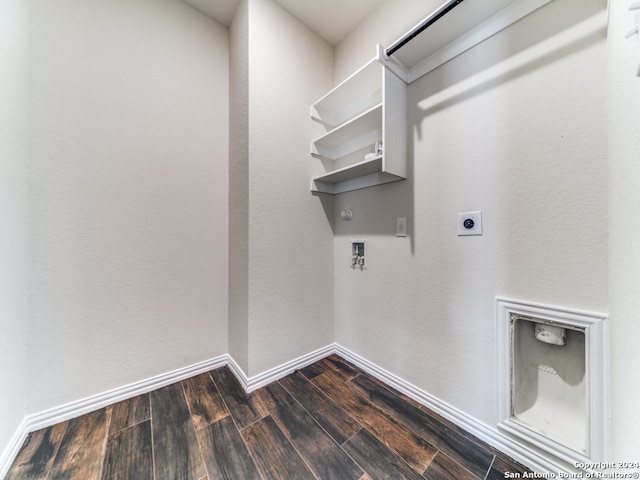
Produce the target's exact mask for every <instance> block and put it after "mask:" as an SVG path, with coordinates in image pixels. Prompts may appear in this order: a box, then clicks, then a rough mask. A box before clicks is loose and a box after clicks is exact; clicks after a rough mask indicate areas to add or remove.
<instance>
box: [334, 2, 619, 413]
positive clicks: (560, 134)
mask: <svg viewBox="0 0 640 480" xmlns="http://www.w3.org/2000/svg"><path fill="white" fill-rule="evenodd" d="M605 8H606V5H605V4H604V2H602V1H597V0H596V1H593V0H589V1H587V2H585V1H583V0H556V1H554V2H553V3H552V4H550V5H549V6H548V7H545V8H544V9H542V10H540V11H538V12H537V13H535V14H533V15H531V16H529V17H527V18H526V19H524V20H523V21H521V22H519V23H518V24H516V25H514V26H512V27H511V28H509V29H508V30H506V31H504V32H502V33H500V34H498V35H496V36H494V37H492V38H491V39H489V40H487V41H486V42H484V43H483V44H482V45H480V46H478V47H476V48H474V49H472V50H471V51H469V52H467V53H466V54H464V55H462V56H460V57H458V58H457V59H455V60H453V61H451V62H449V63H448V64H446V65H444V66H442V67H441V68H439V69H437V70H436V71H434V72H432V73H431V74H429V75H427V76H425V77H422V78H421V79H419V80H418V81H416V82H414V83H413V84H411V85H410V87H409V90H408V94H409V103H408V109H409V125H410V131H409V132H408V142H409V152H410V153H409V158H408V161H409V167H410V170H411V172H412V175H411V177H410V179H409V180H407V181H404V182H399V183H395V184H390V185H386V186H382V187H376V188H372V189H367V190H362V191H356V192H352V193H348V194H344V195H341V196H340V197H339V198H338V199H337V201H336V208H335V212H336V215H337V214H338V213H339V211H340V210H341V208H344V207H350V208H352V209H353V213H354V220H353V221H351V222H348V223H347V222H338V223H337V224H336V225H337V231H336V233H337V235H336V239H335V262H336V267H335V270H336V275H335V276H336V284H335V286H336V340H337V342H338V343H340V344H342V345H344V346H345V347H347V348H350V349H351V350H353V351H355V352H356V353H358V354H361V355H362V356H364V357H365V358H367V359H370V360H371V361H373V362H375V363H377V364H379V365H381V366H382V367H384V368H386V369H388V370H390V371H391V372H394V373H396V374H398V375H399V376H400V377H402V378H404V379H406V380H407V381H409V382H411V383H413V384H415V385H417V386H418V387H420V388H422V389H424V390H426V391H427V392H429V393H431V394H433V395H435V396H436V397H438V398H440V399H441V400H444V401H445V402H448V403H449V404H450V405H452V406H454V407H456V408H458V409H461V410H462V411H464V412H466V413H467V414H470V415H472V416H473V417H475V418H476V419H479V420H480V421H483V422H486V423H487V424H488V425H494V424H495V421H496V419H495V405H496V398H495V369H496V366H495V359H496V353H495V350H496V349H495V311H494V309H495V308H494V303H495V296H496V295H500V296H507V297H512V298H516V299H521V300H530V301H534V302H541V303H548V304H557V305H561V306H565V307H572V308H579V309H586V310H596V311H605V312H606V310H607V306H608V305H607V164H606V156H607V151H606V135H605V128H606V108H605V106H606V105H605V104H606V101H605V77H604V65H605V55H604V53H605V33H606V32H605V29H606V27H605V25H606V12H605ZM405 13H406V12H405ZM403 15H404V14H403ZM452 15H454V14H452ZM416 17H419V15H416ZM373 18H374V19H375V18H376V17H375V16H374V17H373ZM387 19H388V24H389V29H392V28H393V24H394V21H393V20H394V19H393V16H392V15H388V16H387ZM400 21H402V19H401V20H400ZM362 31H367V32H369V35H362ZM353 35H354V37H353V38H356V39H358V41H360V42H364V39H365V38H368V42H366V44H365V43H363V44H362V49H364V48H366V46H367V44H368V45H373V44H375V43H376V42H377V41H381V40H378V38H377V36H378V35H382V33H381V34H378V33H377V31H376V29H374V28H370V27H368V24H367V23H365V24H364V25H363V26H362V30H361V29H359V30H358V31H357V32H355V33H354V34H353ZM351 40H353V39H351ZM351 40H350V39H347V40H345V44H344V45H345V49H342V47H339V48H338V50H337V52H336V55H337V58H336V65H337V66H344V65H346V64H347V63H348V59H354V61H355V59H356V58H357V56H356V55H354V52H356V51H357V49H356V48H355V46H354V45H352V44H351V43H350V41H351ZM383 43H384V42H383ZM347 47H348V48H347ZM357 67H358V65H353V67H352V68H353V69H355V68H357ZM340 68H343V67H340ZM473 210H481V211H482V215H483V226H484V235H483V236H481V237H457V236H456V226H455V220H456V213H457V212H465V211H473ZM397 216H406V217H408V222H409V225H408V232H409V236H408V237H407V238H405V239H403V238H396V237H395V218H396V217H397ZM352 238H364V239H366V240H367V241H368V243H367V252H368V253H367V256H368V259H367V263H368V270H367V271H365V272H360V271H352V270H351V269H350V268H349V251H350V250H349V240H350V239H352Z"/></svg>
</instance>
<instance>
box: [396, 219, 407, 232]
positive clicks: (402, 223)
mask: <svg viewBox="0 0 640 480" xmlns="http://www.w3.org/2000/svg"><path fill="white" fill-rule="evenodd" d="M406 236H407V217H397V218H396V237H406Z"/></svg>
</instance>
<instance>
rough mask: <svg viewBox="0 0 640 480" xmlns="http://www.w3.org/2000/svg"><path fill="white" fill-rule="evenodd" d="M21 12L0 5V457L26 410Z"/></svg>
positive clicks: (14, 2) (12, 4)
mask: <svg viewBox="0 0 640 480" xmlns="http://www.w3.org/2000/svg"><path fill="white" fill-rule="evenodd" d="M27 14H28V9H27V4H26V2H23V1H22V0H10V1H6V2H2V4H1V5H0V112H2V113H1V114H0V365H2V367H0V392H2V394H0V458H1V457H2V452H3V451H4V449H5V446H6V445H7V444H8V441H9V439H10V438H11V436H12V435H13V433H14V432H15V430H16V429H17V427H18V425H19V424H20V422H21V420H22V418H23V417H24V414H25V408H26V400H25V388H26V387H25V385H26V384H25V378H26V377H25V373H26V371H25V360H26V356H25V330H26V321H27V258H26V240H27V226H26V215H27V85H28V78H27V62H28V50H27V48H28V21H27Z"/></svg>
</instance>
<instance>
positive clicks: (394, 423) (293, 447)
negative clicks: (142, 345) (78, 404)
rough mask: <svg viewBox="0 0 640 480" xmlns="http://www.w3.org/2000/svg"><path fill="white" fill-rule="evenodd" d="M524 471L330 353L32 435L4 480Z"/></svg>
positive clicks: (473, 477) (364, 479)
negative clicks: (250, 383) (253, 383)
mask: <svg viewBox="0 0 640 480" xmlns="http://www.w3.org/2000/svg"><path fill="white" fill-rule="evenodd" d="M525 471H527V470H526V469H525V468H524V467H522V466H521V465H518V464H517V463H515V462H514V461H513V460H511V459H509V458H508V457H506V456H504V455H502V454H501V453H500V452H497V451H496V450H494V449H492V448H491V447H489V446H488V445H485V444H483V443H482V442H480V441H479V440H477V439H475V438H474V437H473V436H471V435H469V434H468V433H466V432H464V431H463V430H461V429H460V428H458V427H457V426H455V425H454V424H452V423H450V422H448V421H446V420H445V419H443V418H441V417H439V416H438V415H436V414H435V413H433V412H431V411H430V410H429V409H427V408H426V407H424V406H422V405H420V404H418V403H416V402H415V401H413V400H411V399H409V398H407V397H405V396H404V395H402V394H400V393H399V392H396V391H394V390H393V389H392V388H390V387H388V386H386V385H385V384H383V383H382V382H380V381H379V380H377V379H376V378H373V377H371V376H370V375H368V374H366V373H365V372H362V371H360V370H359V369H358V368H356V367H355V366H353V365H351V364H349V363H348V362H346V361H345V360H344V359H342V358H340V357H338V356H335V355H332V356H329V357H327V358H324V359H322V360H320V361H318V362H316V363H314V364H312V365H309V366H308V367H306V368H304V369H302V370H299V371H297V372H294V373H292V374H291V375H289V376H287V377H285V378H283V379H281V380H280V381H278V382H274V383H272V384H270V385H267V386H266V387H263V388H261V389H259V390H257V391H255V392H253V393H251V394H246V393H245V392H244V390H243V389H242V386H241V385H240V384H239V383H238V381H237V380H236V378H235V377H234V376H233V374H232V373H231V371H230V370H229V369H228V368H227V367H223V368H219V369H216V370H212V371H211V372H208V373H205V374H202V375H198V376H195V377H193V378H189V379H187V380H184V381H182V382H179V383H175V384H173V385H169V386H167V387H164V388H161V389H159V390H155V391H153V392H151V393H149V394H145V395H141V396H139V397H136V398H132V399H129V400H126V401H124V402H120V403H118V404H115V405H111V406H109V407H106V408H104V409H101V410H98V411H95V412H92V413H88V414H86V415H83V416H82V417H78V418H74V419H72V420H69V421H67V422H63V423H60V424H57V425H54V426H52V427H49V428H45V429H43V430H39V431H37V432H33V433H31V434H30V435H29V436H28V438H27V439H26V441H25V443H24V445H23V447H22V449H21V450H20V452H19V454H18V456H17V458H16V460H15V461H14V464H13V466H12V467H11V469H10V471H9V473H8V475H7V477H6V480H16V479H22V480H30V479H39V480H59V479H65V480H75V479H81V480H92V479H96V480H107V479H108V480H111V479H123V480H147V479H148V480H165V479H167V480H169V479H170V480H218V479H220V480H222V479H230V480H253V479H256V480H265V479H281V480H304V479H311V480H314V479H331V480H334V479H335V480H351V479H353V480H376V479H415V480H420V479H422V480H425V479H428V480H452V479H455V480H479V479H480V480H485V479H486V480H494V479H497V478H505V475H504V473H505V472H511V473H521V474H522V473H524V472H525Z"/></svg>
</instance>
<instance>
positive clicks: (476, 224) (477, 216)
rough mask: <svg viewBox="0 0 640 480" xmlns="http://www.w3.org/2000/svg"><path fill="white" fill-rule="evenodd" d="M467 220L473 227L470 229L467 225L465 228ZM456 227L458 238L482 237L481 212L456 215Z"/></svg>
mask: <svg viewBox="0 0 640 480" xmlns="http://www.w3.org/2000/svg"><path fill="white" fill-rule="evenodd" d="M468 220H471V221H472V222H473V226H472V227H471V228H467V227H468V225H467V227H465V222H466V221H468ZM467 223H468V222H467ZM456 225H457V230H458V236H459V237H461V236H463V235H482V212H481V211H477V212H464V213H458V222H457V224H456Z"/></svg>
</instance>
